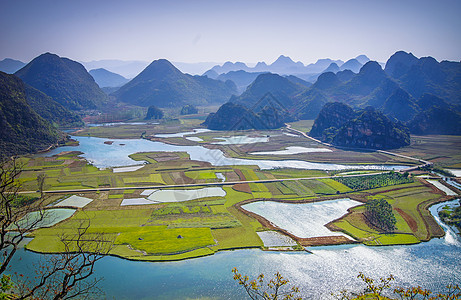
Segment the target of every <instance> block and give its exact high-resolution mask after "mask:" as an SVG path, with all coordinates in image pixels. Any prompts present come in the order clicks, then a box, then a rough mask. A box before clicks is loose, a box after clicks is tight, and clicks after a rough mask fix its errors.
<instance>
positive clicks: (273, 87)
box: [229, 73, 303, 108]
mask: <svg viewBox="0 0 461 300" xmlns="http://www.w3.org/2000/svg"><path fill="white" fill-rule="evenodd" d="M302 90H303V87H302V86H300V85H298V84H296V83H293V82H292V81H290V80H288V79H287V78H284V77H282V76H280V75H277V74H272V73H264V74H261V75H259V76H258V77H257V78H256V79H255V81H253V83H251V84H250V85H249V86H248V88H247V89H246V90H245V92H243V93H242V94H241V95H240V96H238V97H235V96H234V97H232V98H231V99H230V100H229V101H230V102H238V103H240V104H243V105H245V106H247V107H253V106H254V105H255V104H256V103H257V102H258V101H259V100H260V99H261V98H262V97H263V96H264V95H266V94H267V93H271V94H272V95H273V96H274V97H275V98H276V99H277V101H279V103H280V104H281V105H282V106H283V107H285V108H288V107H290V106H291V105H292V104H293V100H292V98H293V96H294V95H296V94H297V93H299V92H301V91H302Z"/></svg>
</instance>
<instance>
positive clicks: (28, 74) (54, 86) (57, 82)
mask: <svg viewBox="0 0 461 300" xmlns="http://www.w3.org/2000/svg"><path fill="white" fill-rule="evenodd" d="M15 75H16V76H18V77H19V78H21V79H22V80H23V81H24V82H25V83H27V84H28V85H30V86H32V87H34V88H36V89H37V90H39V91H41V92H43V93H45V94H46V95H48V96H50V97H51V98H53V100H55V101H56V102H58V103H60V104H62V105H63V106H64V107H65V108H67V109H71V110H82V109H95V108H97V107H100V106H102V105H103V104H104V103H106V102H107V100H108V98H107V95H106V94H104V92H103V91H102V90H101V89H100V88H99V87H98V85H97V84H96V82H95V81H94V79H93V77H91V75H90V74H89V73H88V72H87V71H86V70H85V67H83V66H82V65H81V64H80V63H78V62H76V61H73V60H70V59H68V58H61V57H59V56H57V55H56V54H51V53H44V54H42V55H40V56H38V57H36V58H34V59H33V60H32V61H31V62H30V63H28V64H27V65H26V66H25V67H24V68H22V69H21V70H19V71H18V72H16V73H15Z"/></svg>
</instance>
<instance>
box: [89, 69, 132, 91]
mask: <svg viewBox="0 0 461 300" xmlns="http://www.w3.org/2000/svg"><path fill="white" fill-rule="evenodd" d="M88 73H90V75H91V76H92V77H93V78H94V81H96V83H97V84H98V85H99V87H100V88H104V87H119V86H122V85H124V84H125V83H127V82H128V81H129V80H128V79H126V78H125V77H123V76H122V75H119V74H116V73H113V72H110V71H107V70H106V69H103V68H100V69H93V70H90V71H89V72H88Z"/></svg>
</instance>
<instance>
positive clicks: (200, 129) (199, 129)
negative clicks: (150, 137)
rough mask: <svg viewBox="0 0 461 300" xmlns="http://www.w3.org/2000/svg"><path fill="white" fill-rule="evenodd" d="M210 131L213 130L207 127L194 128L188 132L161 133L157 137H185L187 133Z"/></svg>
mask: <svg viewBox="0 0 461 300" xmlns="http://www.w3.org/2000/svg"><path fill="white" fill-rule="evenodd" d="M208 131H211V130H210V129H205V128H198V129H194V130H192V131H187V132H178V133H159V134H156V135H155V137H159V138H174V137H184V136H185V135H191V134H198V133H203V132H208Z"/></svg>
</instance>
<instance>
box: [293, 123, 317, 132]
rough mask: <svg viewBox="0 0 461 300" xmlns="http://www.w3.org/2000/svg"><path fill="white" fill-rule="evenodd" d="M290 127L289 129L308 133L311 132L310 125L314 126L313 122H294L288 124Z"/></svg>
mask: <svg viewBox="0 0 461 300" xmlns="http://www.w3.org/2000/svg"><path fill="white" fill-rule="evenodd" d="M288 124H290V125H291V128H293V129H296V130H299V131H302V132H306V133H307V132H309V131H311V128H312V125H314V120H301V121H296V122H291V123H288Z"/></svg>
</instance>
